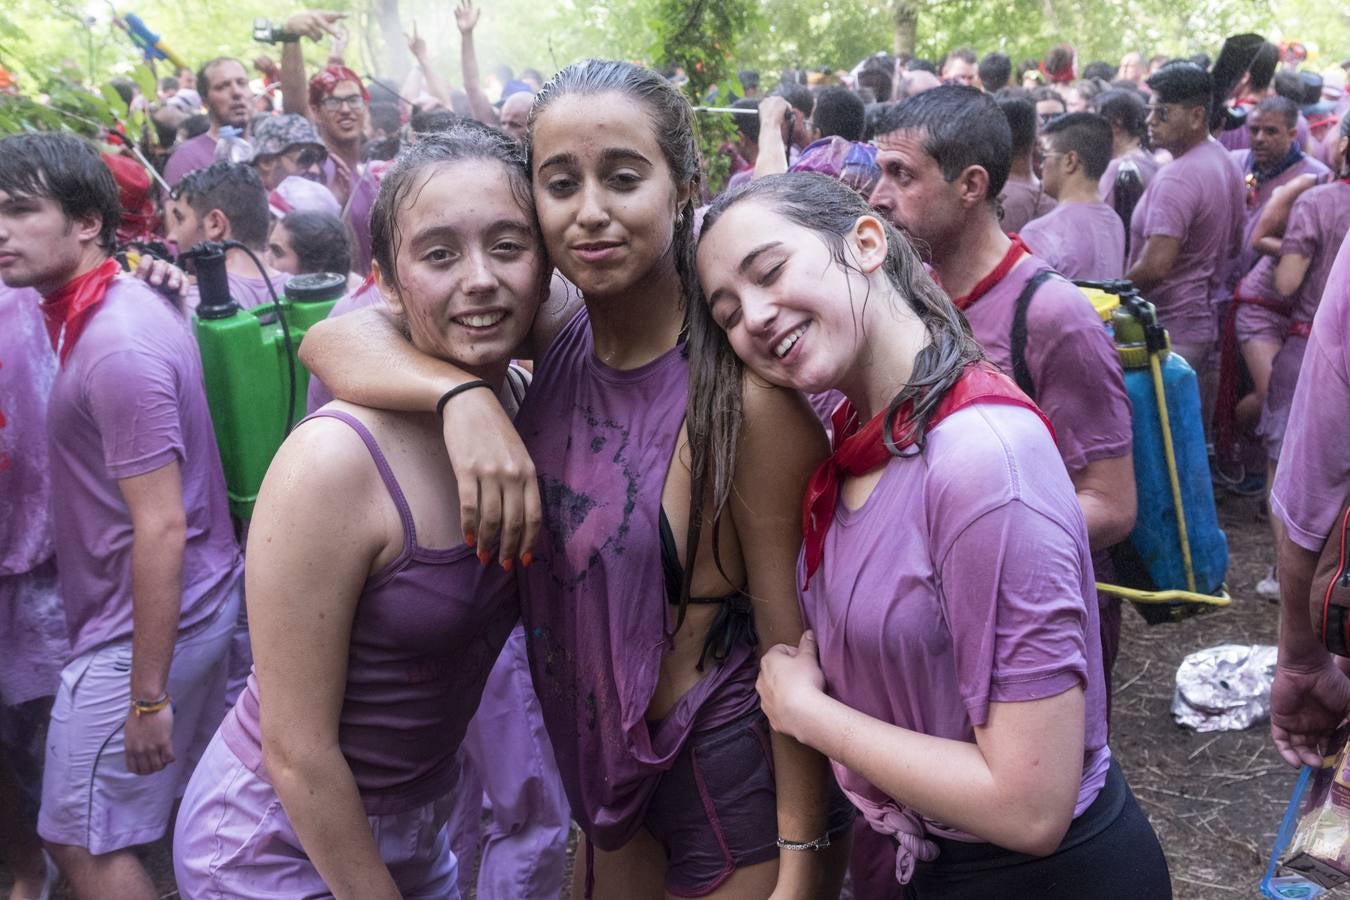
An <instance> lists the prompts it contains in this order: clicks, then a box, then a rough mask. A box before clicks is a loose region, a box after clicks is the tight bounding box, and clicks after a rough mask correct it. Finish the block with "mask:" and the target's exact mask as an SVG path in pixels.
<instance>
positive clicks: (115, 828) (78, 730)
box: [38, 579, 243, 856]
mask: <svg viewBox="0 0 1350 900" xmlns="http://www.w3.org/2000/svg"><path fill="white" fill-rule="evenodd" d="M224 589H225V590H226V591H227V592H228V593H227V594H226V596H225V597H224V599H223V600H222V601H221V603H220V605H219V607H218V608H217V610H216V612H215V613H214V614H213V615H212V616H211V617H210V618H208V619H206V620H205V621H204V622H201V623H200V624H198V625H196V626H194V627H193V628H192V629H190V630H189V631H188V633H186V634H180V635H179V637H178V641H177V643H175V644H174V648H173V664H172V666H171V667H170V669H169V683H168V691H169V696H170V697H172V698H173V754H174V757H175V759H174V761H173V762H172V763H170V764H169V765H168V766H166V767H165V768H163V769H160V770H159V771H158V772H155V773H154V774H153V775H133V774H132V773H131V772H130V771H129V770H128V769H127V763H126V747H125V745H124V743H123V726H124V725H125V723H126V719H127V712H128V711H129V710H130V708H131V681H130V677H129V673H130V672H131V638H130V637H127V638H124V639H122V640H118V641H112V642H110V643H107V644H103V645H102V646H99V647H95V648H94V649H92V650H89V651H87V652H85V653H83V654H81V655H79V656H77V657H75V659H73V660H71V661H70V662H69V663H68V664H67V665H66V667H65V669H64V670H62V672H61V686H60V688H59V689H58V690H57V694H56V701H55V703H54V704H53V706H52V719H51V724H50V725H49V726H48V729H47V757H46V761H45V764H44V769H43V773H42V809H41V811H40V812H39V814H38V834H40V835H41V836H42V837H43V838H44V839H45V840H48V841H51V842H52V843H54V844H69V845H71V846H75V847H83V848H85V849H86V850H88V851H89V852H90V853H92V854H94V855H95V856H98V855H101V854H104V853H112V852H113V851H115V850H121V849H123V848H126V847H133V846H136V845H138V844H148V843H149V842H151V841H155V840H158V839H159V838H161V837H163V835H164V832H165V831H166V830H167V829H168V827H169V817H170V814H171V812H172V810H173V802H174V800H175V799H176V798H177V797H178V796H179V795H180V794H181V792H182V789H183V785H184V784H185V783H186V782H187V780H188V777H189V775H190V774H191V772H192V766H193V763H194V762H195V760H196V758H197V757H198V755H200V753H201V751H202V748H203V747H205V746H206V744H207V742H208V741H210V739H211V735H212V734H213V733H214V732H215V730H216V726H217V725H219V724H220V714H221V702H220V701H221V697H222V696H223V695H224V692H225V657H226V651H227V649H228V647H229V643H230V632H231V631H232V630H233V629H234V620H235V615H236V613H237V612H238V609H239V603H240V600H241V595H242V593H243V583H242V579H241V580H239V581H237V582H229V583H227V584H226V585H225V586H224Z"/></svg>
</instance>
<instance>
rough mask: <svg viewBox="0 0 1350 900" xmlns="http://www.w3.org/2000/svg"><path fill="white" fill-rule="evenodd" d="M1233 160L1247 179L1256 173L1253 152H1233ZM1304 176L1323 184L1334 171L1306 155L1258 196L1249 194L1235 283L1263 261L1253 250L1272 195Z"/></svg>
mask: <svg viewBox="0 0 1350 900" xmlns="http://www.w3.org/2000/svg"><path fill="white" fill-rule="evenodd" d="M1232 158H1233V161H1234V162H1236V163H1237V165H1238V168H1239V169H1241V170H1242V172H1243V173H1244V176H1245V173H1248V172H1250V171H1251V170H1252V152H1251V151H1250V150H1234V151H1232ZM1300 175H1313V176H1316V177H1317V179H1318V181H1322V180H1324V179H1326V178H1329V177H1330V176H1331V170H1329V169H1328V168H1327V167H1326V166H1324V165H1322V164H1321V163H1320V162H1318V161H1317V160H1316V159H1313V158H1312V157H1311V156H1307V155H1305V156H1303V158H1301V159H1300V160H1299V161H1298V162H1296V163H1294V164H1293V165H1292V166H1290V167H1289V168H1287V169H1285V170H1284V171H1283V172H1281V173H1280V174H1279V175H1276V176H1275V177H1274V178H1270V179H1267V180H1266V181H1263V182H1261V184H1259V185H1257V188H1256V193H1255V195H1251V194H1250V192H1249V195H1248V198H1247V206H1246V211H1245V213H1244V216H1243V225H1242V247H1241V252H1240V253H1239V254H1238V258H1237V264H1236V266H1235V267H1234V269H1233V277H1232V279H1231V280H1232V281H1240V280H1241V279H1242V277H1243V276H1245V275H1246V274H1247V273H1248V272H1250V271H1251V270H1252V268H1253V267H1254V266H1255V265H1256V264H1257V263H1258V262H1259V261H1260V257H1261V254H1260V253H1257V252H1256V250H1254V249H1253V248H1252V235H1253V234H1254V233H1255V232H1256V223H1257V221H1258V220H1259V219H1260V218H1261V213H1262V212H1264V211H1265V208H1266V204H1267V203H1269V202H1270V197H1271V195H1272V194H1274V193H1275V189H1276V188H1279V187H1283V186H1284V185H1286V184H1288V183H1289V182H1291V181H1293V180H1294V179H1295V178H1298V177H1299V176H1300Z"/></svg>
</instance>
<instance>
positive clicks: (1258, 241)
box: [1252, 175, 1317, 256]
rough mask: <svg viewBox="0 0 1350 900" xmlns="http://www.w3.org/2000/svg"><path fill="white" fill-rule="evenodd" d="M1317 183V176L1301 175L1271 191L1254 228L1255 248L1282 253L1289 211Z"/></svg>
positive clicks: (1266, 253) (1274, 253)
mask: <svg viewBox="0 0 1350 900" xmlns="http://www.w3.org/2000/svg"><path fill="white" fill-rule="evenodd" d="M1316 184H1317V176H1315V175H1300V176H1298V177H1297V178H1295V179H1293V180H1292V181H1290V182H1289V183H1287V184H1282V185H1280V186H1279V187H1277V188H1276V189H1275V190H1274V191H1273V192H1272V193H1271V195H1270V200H1269V201H1268V202H1267V203H1266V205H1265V208H1264V209H1262V210H1261V215H1260V217H1259V218H1258V219H1257V220H1256V227H1255V228H1253V229H1252V249H1253V250H1255V251H1256V252H1257V253H1261V254H1264V255H1266V256H1279V255H1280V238H1282V237H1283V236H1284V229H1285V226H1287V225H1288V224H1289V211H1290V210H1291V209H1293V208H1294V201H1295V200H1297V199H1298V198H1299V196H1300V195H1301V194H1302V193H1303V192H1304V191H1306V190H1308V188H1310V187H1313V186H1315V185H1316Z"/></svg>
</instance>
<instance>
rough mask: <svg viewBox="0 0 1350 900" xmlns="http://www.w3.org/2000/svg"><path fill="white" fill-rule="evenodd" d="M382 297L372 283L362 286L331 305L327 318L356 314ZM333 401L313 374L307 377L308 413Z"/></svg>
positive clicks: (325, 388) (379, 300) (325, 387)
mask: <svg viewBox="0 0 1350 900" xmlns="http://www.w3.org/2000/svg"><path fill="white" fill-rule="evenodd" d="M383 299H384V296H383V295H382V294H381V293H380V289H379V288H378V287H376V286H375V284H374V282H371V283H370V284H365V285H362V286H361V287H360V288H359V289H357V290H356V291H355V292H353V293H350V294H344V295H343V296H342V298H341V299H340V300H338V302H336V303H334V304H333V308H332V309H330V310H329V311H328V318H330V319H334V318H337V317H338V316H343V315H346V314H347V313H349V312H356V311H357V310H358V309H365V308H366V307H367V306H374V305H375V304H376V303H380V302H382V301H383ZM332 400H333V394H332V392H330V391H329V390H328V387H327V386H326V385H325V384H324V383H323V382H322V381H320V380H319V378H318V376H317V375H315V374H314V373H313V372H311V373H310V375H309V392H308V393H307V395H306V403H307V408H308V410H309V411H310V412H314V410H316V409H318V408H319V407H320V406H323V405H324V404H325V403H330V402H332Z"/></svg>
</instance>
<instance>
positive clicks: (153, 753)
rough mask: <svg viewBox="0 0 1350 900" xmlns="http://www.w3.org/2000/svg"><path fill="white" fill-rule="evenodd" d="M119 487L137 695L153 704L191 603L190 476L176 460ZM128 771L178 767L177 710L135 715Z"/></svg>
mask: <svg viewBox="0 0 1350 900" xmlns="http://www.w3.org/2000/svg"><path fill="white" fill-rule="evenodd" d="M117 487H118V489H119V490H120V491H121V493H122V499H123V500H125V501H126V504H127V511H128V513H130V515H131V532H132V536H131V622H132V625H131V628H132V631H131V697H132V699H133V700H144V701H147V702H152V701H155V700H158V699H159V698H160V697H162V696H163V695H164V694H165V693H166V692H167V690H168V685H169V667H170V666H171V665H172V664H173V648H174V644H175V642H176V641H177V640H178V620H179V614H180V612H181V608H182V603H183V550H184V547H185V545H186V541H187V514H186V513H185V512H184V511H183V478H182V471H181V468H180V466H179V464H178V461H177V460H176V459H175V460H174V461H173V462H170V463H169V464H168V465H166V466H162V467H160V468H158V469H156V470H154V471H153V472H147V473H146V474H144V475H136V476H133V477H130V478H122V479H119V480H118V482H117ZM125 737H126V756H127V768H128V769H130V770H131V772H132V773H133V774H136V775H149V774H151V773H153V772H158V771H159V770H160V769H162V768H164V767H165V766H167V765H168V764H169V763H171V762H173V759H174V755H173V709H172V707H165V708H164V709H162V710H160V711H159V712H156V713H143V714H140V715H137V714H136V713H135V712H134V711H133V712H130V713H128V715H127V721H126V732H125Z"/></svg>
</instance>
